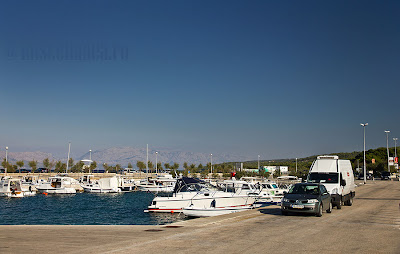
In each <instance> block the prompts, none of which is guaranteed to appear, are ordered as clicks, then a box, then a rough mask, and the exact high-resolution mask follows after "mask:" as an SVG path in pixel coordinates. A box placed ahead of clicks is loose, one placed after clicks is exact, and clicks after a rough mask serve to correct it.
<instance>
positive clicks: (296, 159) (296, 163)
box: [296, 158, 297, 173]
mask: <svg viewBox="0 0 400 254" xmlns="http://www.w3.org/2000/svg"><path fill="white" fill-rule="evenodd" d="M296 173H297V158H296Z"/></svg>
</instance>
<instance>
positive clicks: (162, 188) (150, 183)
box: [136, 174, 176, 192]
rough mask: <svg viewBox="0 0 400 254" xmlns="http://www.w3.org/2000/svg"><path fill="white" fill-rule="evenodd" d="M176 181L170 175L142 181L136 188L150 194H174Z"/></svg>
mask: <svg viewBox="0 0 400 254" xmlns="http://www.w3.org/2000/svg"><path fill="white" fill-rule="evenodd" d="M175 183H176V179H175V178H173V177H172V175H170V174H164V175H159V176H157V177H156V178H148V179H147V180H142V181H141V182H140V183H138V184H137V185H136V186H137V188H138V189H139V190H141V191H149V192H173V191H174V187H175Z"/></svg>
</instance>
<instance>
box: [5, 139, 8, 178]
mask: <svg viewBox="0 0 400 254" xmlns="http://www.w3.org/2000/svg"><path fill="white" fill-rule="evenodd" d="M7 168H8V146H6V165H5V169H4V173H6V174H7Z"/></svg>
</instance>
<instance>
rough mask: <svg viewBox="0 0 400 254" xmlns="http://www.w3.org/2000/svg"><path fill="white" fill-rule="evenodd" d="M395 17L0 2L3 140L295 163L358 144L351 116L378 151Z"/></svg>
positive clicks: (374, 4)
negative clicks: (364, 126) (294, 160)
mask: <svg viewBox="0 0 400 254" xmlns="http://www.w3.org/2000/svg"><path fill="white" fill-rule="evenodd" d="M399 12H400V3H399V2H398V1H207V0H206V1H187V0H182V1H172V0H171V1H46V0H42V1H2V8H0V32H1V38H2V40H0V50H1V51H0V53H1V59H0V88H1V92H0V100H1V102H2V103H1V105H2V106H1V107H0V113H1V115H2V128H1V132H0V148H3V147H4V146H6V145H7V146H9V147H10V151H11V149H13V150H14V151H35V150H42V151H48V152H60V151H61V152H63V151H66V147H67V143H68V142H69V141H71V142H72V144H73V147H74V149H75V151H77V152H82V153H84V152H86V151H88V150H89V149H92V150H99V149H103V148H108V147H113V146H133V147H144V146H145V145H146V144H147V143H148V144H150V145H151V146H153V147H171V148H178V149H182V150H188V151H195V152H204V153H233V154H239V155H240V154H242V155H246V156H252V155H254V159H257V155H258V154H260V155H261V158H264V159H272V158H288V157H302V156H307V155H313V154H323V153H331V152H342V151H353V150H361V149H362V127H361V126H360V123H361V122H369V126H368V127H367V128H368V129H367V148H376V147H380V146H385V145H386V138H385V134H384V130H385V129H389V130H391V134H390V135H391V136H390V137H391V138H392V137H395V136H400V127H399V126H400V120H399V117H398V102H397V101H398V91H399V73H400V72H399V67H400V47H399V45H400V33H399V27H400V18H399V15H398V13H399ZM32 52H33V53H32ZM41 52H45V54H46V55H45V56H46V58H44V57H43V55H41ZM67 52H75V53H67ZM77 52H78V53H77ZM114 53H115V54H114ZM71 55H72V56H73V57H71ZM68 57H69V58H68ZM391 145H393V141H392V142H391Z"/></svg>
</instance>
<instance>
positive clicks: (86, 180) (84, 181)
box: [79, 175, 96, 184]
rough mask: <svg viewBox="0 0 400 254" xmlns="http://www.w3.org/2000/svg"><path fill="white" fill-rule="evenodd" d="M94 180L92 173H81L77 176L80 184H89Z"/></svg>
mask: <svg viewBox="0 0 400 254" xmlns="http://www.w3.org/2000/svg"><path fill="white" fill-rule="evenodd" d="M95 181H96V180H95V179H94V175H83V176H81V177H79V182H80V183H81V184H91V183H94V182H95Z"/></svg>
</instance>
